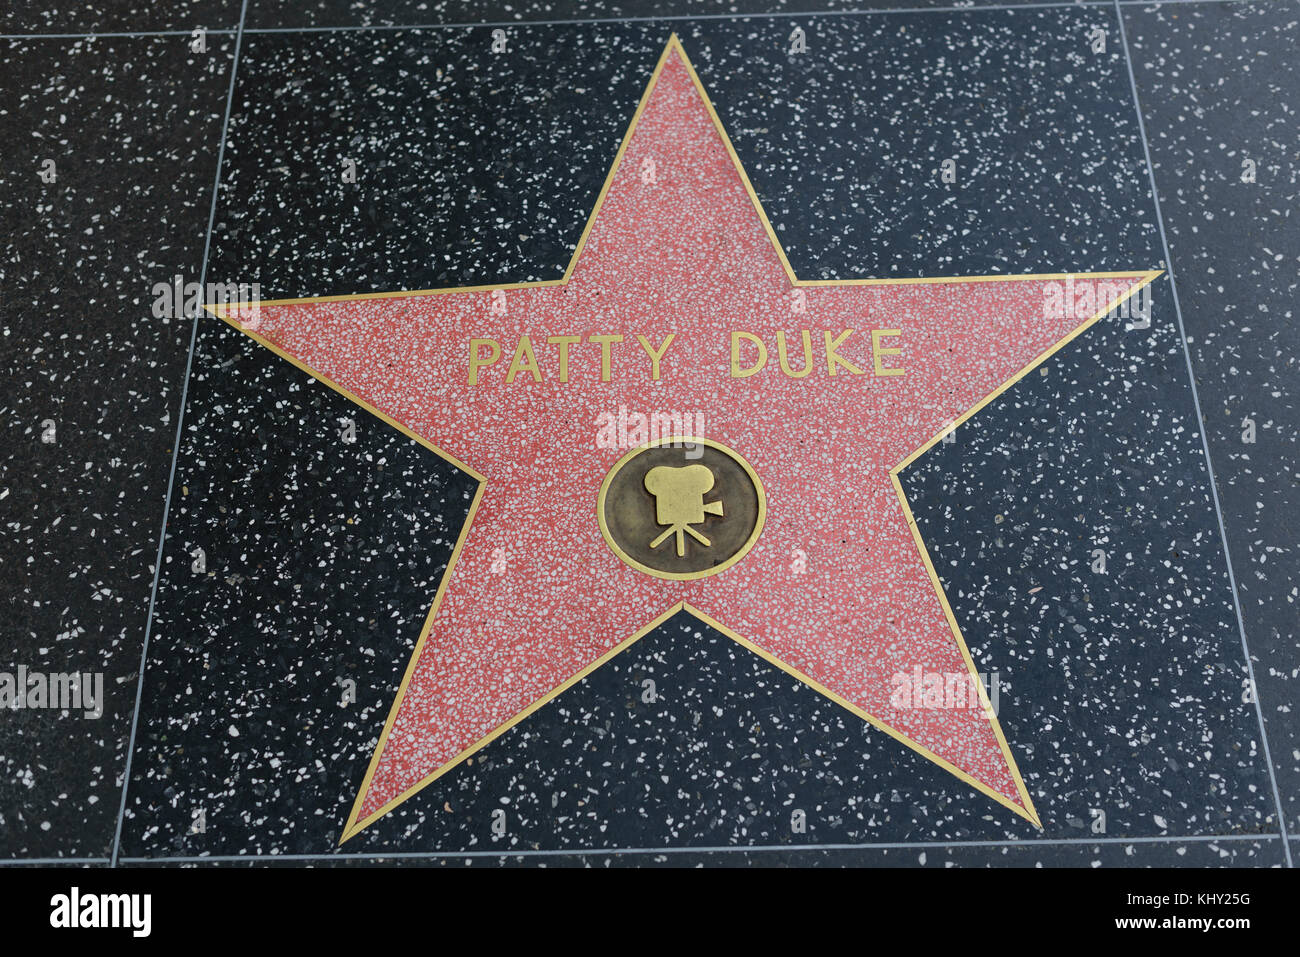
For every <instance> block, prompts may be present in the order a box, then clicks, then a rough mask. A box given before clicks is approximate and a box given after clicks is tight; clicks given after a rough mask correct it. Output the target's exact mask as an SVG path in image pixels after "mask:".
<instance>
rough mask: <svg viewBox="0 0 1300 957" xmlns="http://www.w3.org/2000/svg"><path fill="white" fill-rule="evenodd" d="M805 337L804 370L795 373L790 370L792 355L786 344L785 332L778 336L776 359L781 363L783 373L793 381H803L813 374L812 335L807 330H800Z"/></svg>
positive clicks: (779, 333)
mask: <svg viewBox="0 0 1300 957" xmlns="http://www.w3.org/2000/svg"><path fill="white" fill-rule="evenodd" d="M799 334H800V335H801V336H802V337H803V368H802V369H800V370H799V371H798V372H795V371H794V370H793V369H791V368H790V354H789V351H788V350H787V348H786V344H785V332H784V331H782V332H778V333H777V334H776V357H777V359H778V360H780V362H781V371H782V372H784V373H785V374H786V375H788V376H789V377H790V378H791V379H802V378H803V377H804V376H806V375H807V374H808V373H809V372H812V364H813V357H812V334H811V333H809V332H808V330H807V329H803V330H800V333H799Z"/></svg>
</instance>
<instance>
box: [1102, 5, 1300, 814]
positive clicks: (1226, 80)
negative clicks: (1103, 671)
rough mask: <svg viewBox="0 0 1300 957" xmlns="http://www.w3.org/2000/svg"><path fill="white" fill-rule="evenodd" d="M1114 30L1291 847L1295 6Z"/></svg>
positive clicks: (1179, 14)
mask: <svg viewBox="0 0 1300 957" xmlns="http://www.w3.org/2000/svg"><path fill="white" fill-rule="evenodd" d="M1125 19H1126V24H1127V26H1128V29H1129V30H1130V31H1131V32H1132V34H1133V52H1134V57H1133V59H1134V67H1135V69H1136V72H1137V76H1138V82H1139V84H1140V88H1141V94H1142V105H1143V110H1144V114H1145V117H1146V123H1147V126H1148V129H1150V130H1151V131H1152V135H1151V137H1150V139H1151V155H1152V162H1153V165H1154V168H1155V176H1156V185H1157V186H1158V188H1159V190H1160V202H1161V208H1162V210H1163V212H1164V219H1165V229H1166V231H1167V234H1168V239H1169V248H1170V254H1171V256H1172V257H1173V261H1174V269H1175V271H1176V276H1177V281H1178V292H1179V296H1180V300H1181V304H1182V312H1183V322H1184V325H1185V326H1186V330H1187V336H1188V345H1189V348H1190V350H1191V356H1192V363H1193V365H1194V368H1195V369H1196V382H1197V388H1198V389H1199V391H1200V399H1201V408H1202V411H1203V412H1204V413H1205V418H1206V428H1207V435H1208V437H1209V442H1210V454H1211V455H1212V456H1213V461H1214V467H1215V471H1216V475H1217V478H1218V489H1219V498H1220V502H1221V505H1222V508H1223V515H1224V519H1225V522H1226V525H1227V531H1228V542H1229V547H1230V549H1231V554H1232V559H1233V563H1234V565H1235V570H1236V580H1237V586H1238V590H1239V595H1240V601H1241V610H1242V616H1243V619H1244V624H1245V632H1246V640H1247V642H1248V644H1249V647H1250V650H1251V652H1252V654H1253V655H1254V658H1255V680H1256V682H1257V684H1258V689H1259V690H1258V693H1259V702H1260V706H1261V709H1262V712H1263V715H1264V720H1265V722H1266V727H1267V729H1268V736H1269V741H1270V744H1271V746H1272V757H1273V762H1274V766H1275V769H1276V774H1277V778H1278V784H1279V788H1280V790H1281V795H1282V801H1283V807H1284V809H1285V814H1286V816H1287V830H1288V832H1289V833H1290V834H1292V835H1295V834H1296V833H1298V832H1300V719H1298V718H1297V715H1296V711H1297V702H1296V695H1297V692H1298V691H1300V517H1298V516H1300V434H1297V422H1300V403H1298V402H1297V392H1296V386H1297V384H1300V325H1298V324H1297V321H1298V319H1300V308H1298V307H1297V304H1296V302H1297V294H1298V293H1300V120H1298V119H1297V117H1296V103H1295V99H1294V97H1293V95H1292V94H1293V92H1294V91H1295V89H1296V87H1297V85H1298V84H1300V57H1297V55H1296V51H1297V50H1300V4H1296V3H1285V4H1280V5H1278V6H1276V7H1261V6H1258V5H1255V4H1214V5H1206V6H1204V7H1201V6H1198V7H1196V8H1192V9H1187V10H1178V11H1174V10H1162V9H1157V8H1144V9H1141V10H1131V11H1128V12H1127V14H1126V18H1125ZM1244 160H1251V161H1253V162H1254V164H1255V167H1256V169H1255V182H1253V183H1247V182H1243V180H1242V176H1243V175H1244V174H1246V173H1247V172H1248V167H1246V166H1243V161H1244ZM1247 420H1250V422H1253V424H1254V439H1255V441H1254V442H1253V443H1249V442H1247V441H1246V438H1247V437H1248V434H1247V433H1248V430H1249V429H1250V428H1251V425H1250V423H1248V421H1247Z"/></svg>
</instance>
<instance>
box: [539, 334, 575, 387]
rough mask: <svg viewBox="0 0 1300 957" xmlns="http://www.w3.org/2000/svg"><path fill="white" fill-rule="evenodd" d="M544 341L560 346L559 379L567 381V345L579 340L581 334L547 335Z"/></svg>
mask: <svg viewBox="0 0 1300 957" xmlns="http://www.w3.org/2000/svg"><path fill="white" fill-rule="evenodd" d="M546 341H547V342H548V343H549V344H550V345H553V346H559V347H560V381H561V382H568V381H569V346H571V345H573V344H574V343H575V342H581V341H582V336H547V337H546Z"/></svg>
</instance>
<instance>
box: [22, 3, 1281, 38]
mask: <svg viewBox="0 0 1300 957" xmlns="http://www.w3.org/2000/svg"><path fill="white" fill-rule="evenodd" d="M1116 2H1118V4H1119V5H1120V6H1125V7H1162V6H1190V5H1197V4H1199V5H1202V6H1214V5H1222V4H1228V3H1232V4H1236V3H1255V4H1260V5H1268V4H1273V3H1277V2H1279V0H1031V2H1028V3H978V2H976V3H967V4H963V5H951V6H931V7H884V8H879V9H868V10H805V11H800V12H789V11H784V10H775V11H769V12H755V13H697V14H661V15H659V16H644V17H581V18H571V19H551V20H496V21H490V20H484V21H481V22H455V23H381V24H339V25H335V26H323V27H317V26H297V27H245V26H244V24H243V21H242V20H241V21H240V23H239V25H238V26H236V27H222V28H214V29H209V30H208V34H209V35H210V36H211V35H218V34H238V33H334V32H338V33H350V32H365V31H370V30H379V31H384V30H388V31H392V30H455V29H473V28H475V27H530V26H582V25H584V24H613V23H656V22H662V23H668V22H680V21H691V20H791V19H813V18H816V17H859V16H877V15H880V14H895V13H904V14H910V13H970V12H972V11H984V10H1051V9H1063V8H1071V9H1087V8H1089V7H1104V6H1109V5H1113V4H1114V3H1116ZM198 26H201V24H197V25H196V28H197V27H198ZM190 33H191V31H190V30H124V31H114V32H109V33H95V32H85V33H0V40H89V39H95V38H98V37H105V38H112V37H171V36H189V35H190Z"/></svg>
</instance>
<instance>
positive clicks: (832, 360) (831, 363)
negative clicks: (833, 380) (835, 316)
mask: <svg viewBox="0 0 1300 957" xmlns="http://www.w3.org/2000/svg"><path fill="white" fill-rule="evenodd" d="M822 335H823V336H824V337H825V338H826V371H827V372H829V373H830V374H831V375H835V366H836V365H837V364H838V365H842V366H844V368H846V369H848V370H849V371H850V372H852V373H855V374H857V375H861V374H862V370H861V369H859V368H858V367H857V366H855V365H854V364H853V363H852V362H850V361H849V360H848V359H845V358H844V357H843V356H841V355H840V354H838V353H837V352H836V351H835V350H836V349H838V348H839V347H840V346H841V345H843V344H844V340H845V339H847V338H848V337H849V336H851V335H853V330H852V329H845V330H844V331H843V332H841V333H840V334H839V335H838V336H836V337H835V339H834V341H832V340H831V334H830V333H829V332H823V333H822Z"/></svg>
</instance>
